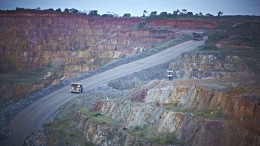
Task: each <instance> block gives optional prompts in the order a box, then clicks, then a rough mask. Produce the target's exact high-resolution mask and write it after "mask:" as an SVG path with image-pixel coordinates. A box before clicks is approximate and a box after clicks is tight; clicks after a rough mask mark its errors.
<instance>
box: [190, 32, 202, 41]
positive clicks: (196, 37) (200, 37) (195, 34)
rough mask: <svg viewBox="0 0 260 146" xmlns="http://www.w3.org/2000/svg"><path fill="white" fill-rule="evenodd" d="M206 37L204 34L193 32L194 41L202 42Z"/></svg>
mask: <svg viewBox="0 0 260 146" xmlns="http://www.w3.org/2000/svg"><path fill="white" fill-rule="evenodd" d="M203 37H204V32H193V33H192V39H193V40H197V41H200V40H202V39H203Z"/></svg>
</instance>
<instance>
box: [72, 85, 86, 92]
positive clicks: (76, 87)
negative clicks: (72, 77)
mask: <svg viewBox="0 0 260 146" xmlns="http://www.w3.org/2000/svg"><path fill="white" fill-rule="evenodd" d="M82 91H83V87H82V85H81V84H80V83H72V84H71V85H70V92H71V93H82Z"/></svg>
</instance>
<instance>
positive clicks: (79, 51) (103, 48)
mask: <svg viewBox="0 0 260 146" xmlns="http://www.w3.org/2000/svg"><path fill="white" fill-rule="evenodd" d="M140 21H141V19H139V18H100V17H97V18H96V17H84V16H79V15H69V14H62V13H53V14H48V13H44V12H42V13H39V14H34V13H11V12H10V13H8V12H1V14H0V28H1V30H0V48H1V49H0V56H1V57H0V59H1V66H0V67H1V68H0V71H1V72H8V71H16V70H24V69H37V68H41V67H45V66H47V65H48V66H54V67H60V69H62V70H65V71H88V70H92V69H95V68H97V67H99V66H100V65H103V64H105V63H107V62H110V61H111V60H114V59H118V58H120V57H122V56H124V55H129V54H133V53H135V52H136V51H142V50H144V49H149V48H151V47H153V46H156V45H158V44H160V43H164V42H167V41H169V40H172V39H174V38H176V37H177V36H176V32H175V31H156V30H155V31H151V30H134V29H133V28H134V26H135V25H136V24H138V23H139V22H140ZM58 69H59V68H58Z"/></svg>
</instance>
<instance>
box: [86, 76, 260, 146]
mask: <svg viewBox="0 0 260 146" xmlns="http://www.w3.org/2000/svg"><path fill="white" fill-rule="evenodd" d="M146 86H149V87H151V88H150V90H148V91H147V94H146V95H145V98H144V102H130V101H118V100H115V101H104V102H102V105H103V106H102V107H100V104H99V108H98V109H99V110H98V111H99V112H100V113H104V114H105V115H106V116H109V117H112V118H113V119H115V120H116V121H117V123H118V126H119V127H117V128H116V129H118V130H115V129H113V130H112V131H114V130H115V131H117V132H113V134H115V135H117V134H118V131H120V128H121V131H122V128H124V127H126V128H127V129H129V131H131V129H134V128H135V127H136V126H138V127H139V128H140V129H141V130H140V131H142V132H144V133H143V134H144V135H143V136H141V137H139V138H138V139H142V138H144V137H146V140H143V141H138V140H137V139H135V140H134V142H133V141H132V142H131V143H135V144H143V145H156V144H151V143H149V137H152V135H154V136H160V135H176V137H177V139H178V140H180V141H181V143H182V144H184V145H195V146H196V145H198V146H199V145H200V146H201V145H205V146H206V145H216V146H217V145H241V146H243V145H255V146H256V145H259V144H260V137H259V133H260V131H259V130H260V129H259V120H260V119H259V116H257V115H259V114H260V106H259V103H260V100H259V98H256V97H254V95H248V96H243V95H241V94H240V95H236V94H230V92H229V93H227V92H226V91H222V90H221V87H219V86H212V87H211V86H207V87H206V86H202V85H199V86H175V85H173V84H172V83H171V82H163V81H153V82H151V83H149V84H147V85H146ZM256 90H257V89H256ZM119 123H120V124H119ZM85 124H86V126H85V130H84V131H85V133H89V130H90V129H92V130H91V132H90V133H95V134H92V136H90V135H89V134H88V136H87V137H88V138H89V139H88V140H90V141H92V142H93V143H95V144H100V145H106V144H108V145H110V144H111V145H113V144H117V143H116V142H115V143H113V142H111V143H108V142H105V143H97V141H96V140H95V138H97V137H99V138H101V136H97V135H98V134H99V133H102V132H104V134H102V137H103V138H104V139H106V140H108V139H109V140H110V139H113V137H117V136H113V137H110V136H108V135H110V133H109V132H105V131H103V130H101V129H102V128H95V129H93V128H89V127H90V126H93V124H90V123H85ZM97 127H100V125H99V126H97ZM101 127H102V126H101ZM129 131H128V133H126V132H125V133H124V134H122V133H121V135H124V136H126V135H127V137H131V136H132V137H133V135H134V134H133V133H132V134H131V132H129ZM94 135H95V136H94ZM124 136H123V137H124ZM134 137H135V136H134ZM132 140H133V139H132ZM147 140H148V141H147ZM123 141H124V142H125V143H128V142H127V141H128V138H124V140H123ZM157 142H158V141H157ZM155 143H156V142H155ZM121 144H122V143H121ZM119 145H120V144H119Z"/></svg>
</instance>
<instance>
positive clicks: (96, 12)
mask: <svg viewBox="0 0 260 146" xmlns="http://www.w3.org/2000/svg"><path fill="white" fill-rule="evenodd" d="M88 15H89V16H98V11H97V10H92V11H90V12H89V13H88Z"/></svg>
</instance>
